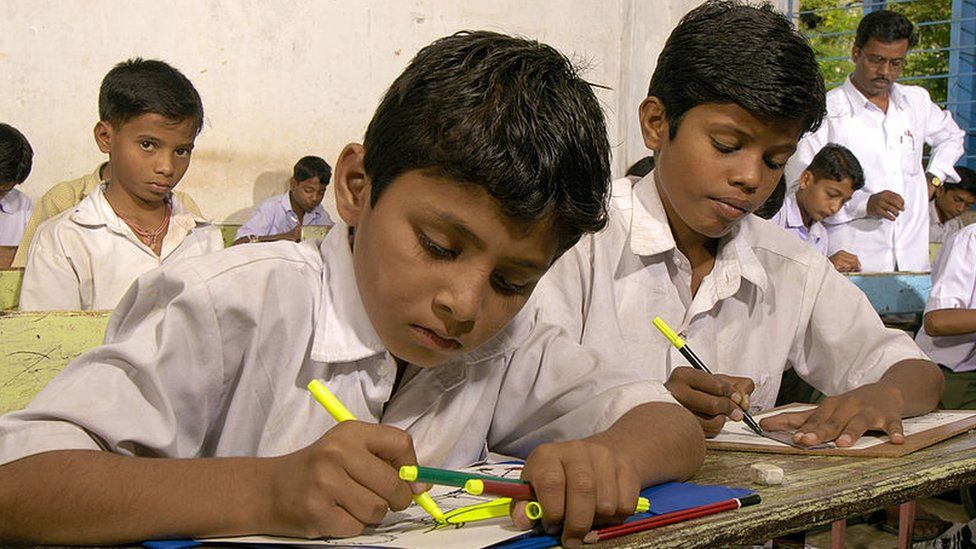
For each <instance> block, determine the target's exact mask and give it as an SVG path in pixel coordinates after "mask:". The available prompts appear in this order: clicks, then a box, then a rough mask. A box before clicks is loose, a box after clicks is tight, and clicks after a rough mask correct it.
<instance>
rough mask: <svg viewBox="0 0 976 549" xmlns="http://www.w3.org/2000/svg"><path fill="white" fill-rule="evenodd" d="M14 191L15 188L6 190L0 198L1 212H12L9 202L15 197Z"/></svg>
mask: <svg viewBox="0 0 976 549" xmlns="http://www.w3.org/2000/svg"><path fill="white" fill-rule="evenodd" d="M16 191H17V189H10V191H8V192H7V194H5V195H4V196H3V199H0V212H3V213H5V214H9V213H12V212H13V208H11V203H12V202H13V201H14V200H16V199H17V192H16Z"/></svg>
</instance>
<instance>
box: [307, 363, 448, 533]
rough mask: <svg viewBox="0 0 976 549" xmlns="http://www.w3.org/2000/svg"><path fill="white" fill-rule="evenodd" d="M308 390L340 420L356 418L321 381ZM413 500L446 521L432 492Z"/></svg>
mask: <svg viewBox="0 0 976 549" xmlns="http://www.w3.org/2000/svg"><path fill="white" fill-rule="evenodd" d="M308 390H309V391H311V392H312V396H313V397H315V400H317V401H318V402H319V404H321V405H322V407H323V408H325V410H326V411H327V412H329V414H330V415H331V416H332V417H333V418H334V419H335V420H336V421H338V422H340V423H341V422H343V421H350V420H353V419H356V417H355V416H353V415H352V413H351V412H350V411H349V410H348V409H347V408H346V407H345V406H344V405H343V404H342V402H340V401H339V399H338V398H336V396H335V395H333V394H332V391H330V390H329V388H328V387H326V386H325V385H324V384H323V383H322V382H321V381H319V380H317V379H313V380H312V381H309V382H308ZM413 500H414V501H416V502H417V505H419V506H420V507H422V508H423V510H424V511H427V513H428V514H430V516H432V517H434V520H435V521H437V522H439V523H442V522H445V519H444V513H443V512H442V511H441V509H440V507H438V506H437V502H435V501H434V498H432V497H430V494H428V493H427V492H424V493H422V494H414V496H413Z"/></svg>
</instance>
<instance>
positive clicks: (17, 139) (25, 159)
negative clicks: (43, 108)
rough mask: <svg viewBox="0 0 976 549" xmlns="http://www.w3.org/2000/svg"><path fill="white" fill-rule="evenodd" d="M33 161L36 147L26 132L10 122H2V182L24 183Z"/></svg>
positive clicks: (0, 130)
mask: <svg viewBox="0 0 976 549" xmlns="http://www.w3.org/2000/svg"><path fill="white" fill-rule="evenodd" d="M33 161H34V149H32V148H31V146H30V143H29V142H28V141H27V138H26V137H24V134H22V133H20V131H18V130H17V128H15V127H13V126H11V125H9V124H0V183H10V182H11V181H13V182H14V184H16V185H19V184H21V183H23V182H24V180H25V179H27V176H28V175H30V171H31V165H32V164H33Z"/></svg>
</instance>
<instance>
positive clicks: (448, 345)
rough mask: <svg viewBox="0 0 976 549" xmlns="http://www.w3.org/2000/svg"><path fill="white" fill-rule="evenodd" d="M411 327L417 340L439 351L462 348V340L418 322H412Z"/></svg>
mask: <svg viewBox="0 0 976 549" xmlns="http://www.w3.org/2000/svg"><path fill="white" fill-rule="evenodd" d="M410 328H411V330H412V331H413V333H414V336H415V337H416V338H417V340H419V341H420V343H421V344H423V345H424V346H426V347H431V348H434V349H437V350H439V351H455V350H457V349H460V348H461V342H460V341H458V340H456V339H453V338H449V337H445V336H442V335H440V334H438V333H437V332H435V331H433V330H431V329H429V328H424V327H423V326H420V325H418V324H411V325H410Z"/></svg>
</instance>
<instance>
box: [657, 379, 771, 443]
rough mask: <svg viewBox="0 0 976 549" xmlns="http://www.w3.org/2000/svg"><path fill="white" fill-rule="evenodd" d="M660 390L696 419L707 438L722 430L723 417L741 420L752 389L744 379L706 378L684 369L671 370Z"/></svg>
mask: <svg viewBox="0 0 976 549" xmlns="http://www.w3.org/2000/svg"><path fill="white" fill-rule="evenodd" d="M664 386H665V387H667V388H668V390H669V391H671V395H672V396H674V398H675V400H677V401H678V402H679V403H680V404H681V405H682V406H684V407H685V408H687V409H689V410H691V411H692V412H693V413H694V414H695V416H696V417H698V421H699V423H701V426H702V430H703V431H705V436H706V437H709V438H711V437H714V436H715V435H717V434H718V433H719V431H721V430H722V426H723V425H725V418H726V417H728V418H729V419H731V420H733V421H741V420H742V417H743V416H742V410H743V409H746V410H748V409H749V395H750V394H752V391H753V390H755V388H756V385H755V384H754V383H753V382H752V380H751V379H749V378H747V377H735V376H727V375H723V374H707V373H705V372H702V371H700V370H696V369H694V368H688V367H681V368H675V369H674V371H673V372H671V377H670V378H669V379H668V381H667V383H665V384H664Z"/></svg>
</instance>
